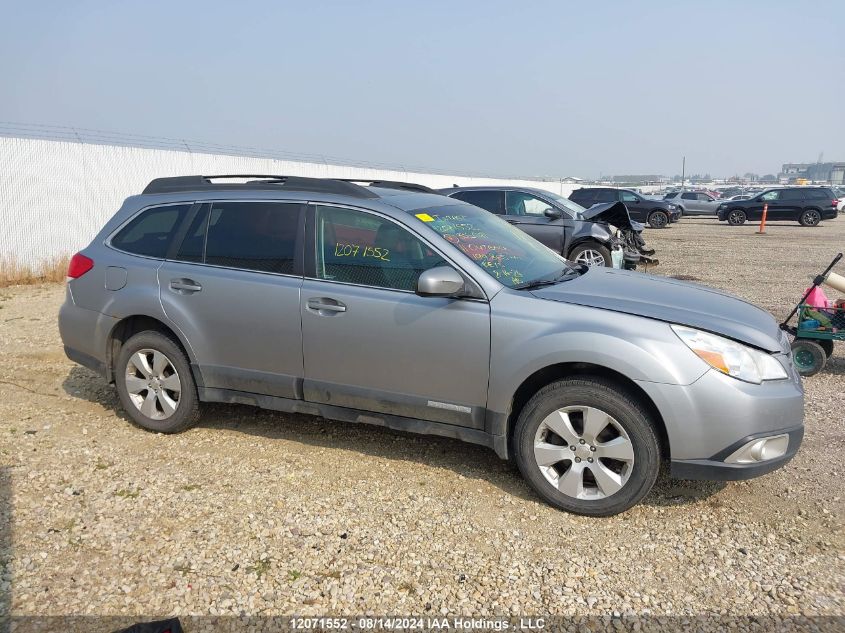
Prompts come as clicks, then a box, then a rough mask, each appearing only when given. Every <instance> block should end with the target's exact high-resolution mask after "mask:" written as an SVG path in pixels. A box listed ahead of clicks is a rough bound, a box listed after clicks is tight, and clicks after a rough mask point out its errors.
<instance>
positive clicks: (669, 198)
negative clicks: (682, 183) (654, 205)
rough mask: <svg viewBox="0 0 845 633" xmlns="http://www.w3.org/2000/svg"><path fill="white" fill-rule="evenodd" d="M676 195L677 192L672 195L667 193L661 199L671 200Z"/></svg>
mask: <svg viewBox="0 0 845 633" xmlns="http://www.w3.org/2000/svg"><path fill="white" fill-rule="evenodd" d="M677 195H678V192H677V191H675V192H672V193H667V194H666V195H665V196H663V199H664V200H671V199H672V198H674V197H675V196H677Z"/></svg>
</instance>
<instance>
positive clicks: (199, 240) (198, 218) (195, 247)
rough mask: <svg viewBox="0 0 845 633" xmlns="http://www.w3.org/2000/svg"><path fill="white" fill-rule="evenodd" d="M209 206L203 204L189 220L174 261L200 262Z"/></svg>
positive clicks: (203, 247)
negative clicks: (189, 223)
mask: <svg viewBox="0 0 845 633" xmlns="http://www.w3.org/2000/svg"><path fill="white" fill-rule="evenodd" d="M210 206H211V205H209V204H204V205H202V206H201V207H200V211H199V213H197V214H196V215H195V216H194V219H193V220H191V225H190V226H189V227H188V231H187V233H185V237H184V238H182V244H181V245H180V246H179V252H178V253H177V254H176V257H175V259H178V260H179V261H183V262H202V261H203V251H204V250H205V229H206V225H207V224H208V209H209V207H210Z"/></svg>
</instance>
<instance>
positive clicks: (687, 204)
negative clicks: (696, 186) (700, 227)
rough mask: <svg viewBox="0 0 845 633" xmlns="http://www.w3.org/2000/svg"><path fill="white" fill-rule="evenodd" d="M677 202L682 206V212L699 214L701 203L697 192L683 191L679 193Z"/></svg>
mask: <svg viewBox="0 0 845 633" xmlns="http://www.w3.org/2000/svg"><path fill="white" fill-rule="evenodd" d="M678 204H680V205H681V206H682V207H684V213H685V214H686V215H700V213H701V205H700V204H699V202H698V194H697V193H695V192H694V191H684V192H683V193H682V194H681V197H680V200H679V201H678Z"/></svg>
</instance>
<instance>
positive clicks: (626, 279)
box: [532, 268, 784, 352]
mask: <svg viewBox="0 0 845 633" xmlns="http://www.w3.org/2000/svg"><path fill="white" fill-rule="evenodd" d="M532 292H533V294H534V295H535V296H537V297H540V298H542V299H548V300H549V301H561V302H563V303H572V304H576V305H583V306H589V307H592V308H602V309H605V310H613V311H615V312H623V313H626V314H634V315H637V316H642V317H646V318H649V319H657V320H659V321H665V322H667V323H677V324H679V325H687V326H689V327H694V328H698V329H700V330H706V331H708V332H712V333H714V334H719V335H720V336H725V337H727V338H731V339H734V340H737V341H740V342H742V343H746V344H748V345H753V346H754V347H758V348H761V349H765V350H767V351H769V352H782V351H784V350H783V347H782V345H781V342H780V341H781V331H780V328H779V327H778V324H777V322H776V321H775V319H774V318H773V317H772V315H770V314H769V313H768V312H766V311H765V310H763V309H761V308H758V307H757V306H755V305H753V304H751V303H748V302H746V301H743V300H742V299H739V298H737V297H734V296H733V295H730V294H728V293H725V292H721V291H719V290H713V289H711V288H707V287H705V286H701V285H699V284H691V283H689V282H684V281H678V280H675V279H669V278H666V277H656V276H653V275H646V274H643V273H638V272H632V271H627V270H615V269H612V268H590V269H589V270H588V271H587V272H586V273H584V274H583V275H581V276H580V277H578V278H577V279H572V280H570V281H564V282H562V283H559V284H556V285H554V286H547V287H545V288H538V289H537V290H532Z"/></svg>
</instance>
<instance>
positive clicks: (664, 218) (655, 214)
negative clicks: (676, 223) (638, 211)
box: [648, 211, 669, 229]
mask: <svg viewBox="0 0 845 633" xmlns="http://www.w3.org/2000/svg"><path fill="white" fill-rule="evenodd" d="M648 225H649V226H650V227H651V228H653V229H665V228H666V227H667V226H668V225H669V214H668V213H666V212H665V211H652V212H651V213H650V214H649V215H648Z"/></svg>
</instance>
